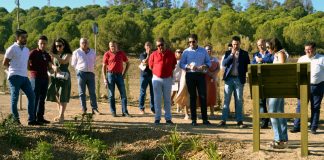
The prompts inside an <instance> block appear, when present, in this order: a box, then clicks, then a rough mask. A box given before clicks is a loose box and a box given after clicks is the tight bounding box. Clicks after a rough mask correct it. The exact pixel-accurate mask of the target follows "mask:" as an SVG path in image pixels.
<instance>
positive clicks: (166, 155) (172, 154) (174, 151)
mask: <svg viewBox="0 0 324 160" xmlns="http://www.w3.org/2000/svg"><path fill="white" fill-rule="evenodd" d="M182 145H183V143H181V144H180V145H179V146H178V147H176V146H173V145H171V146H168V145H163V146H161V147H160V149H161V150H162V152H163V154H158V155H157V157H159V156H162V158H163V159H167V160H178V159H181V156H180V149H181V147H182Z"/></svg>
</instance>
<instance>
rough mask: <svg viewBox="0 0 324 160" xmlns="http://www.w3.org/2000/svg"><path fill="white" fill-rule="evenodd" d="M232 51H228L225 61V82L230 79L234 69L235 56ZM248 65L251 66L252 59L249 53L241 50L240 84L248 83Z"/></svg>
mask: <svg viewBox="0 0 324 160" xmlns="http://www.w3.org/2000/svg"><path fill="white" fill-rule="evenodd" d="M231 52H232V51H226V52H225V55H224V60H223V62H222V65H223V66H224V67H225V71H224V75H223V80H224V81H226V80H227V79H228V78H229V77H230V75H231V74H230V73H231V70H232V67H233V56H232V55H231ZM248 64H250V58H249V54H248V52H246V51H244V50H242V49H240V51H239V59H238V74H239V75H238V78H239V79H240V82H241V83H242V84H244V83H245V82H246V72H247V68H248Z"/></svg>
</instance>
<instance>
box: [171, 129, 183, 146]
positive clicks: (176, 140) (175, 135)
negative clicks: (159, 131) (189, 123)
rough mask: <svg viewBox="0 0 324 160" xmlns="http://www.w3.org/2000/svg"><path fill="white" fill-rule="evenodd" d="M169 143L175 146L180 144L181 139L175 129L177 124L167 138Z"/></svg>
mask: <svg viewBox="0 0 324 160" xmlns="http://www.w3.org/2000/svg"><path fill="white" fill-rule="evenodd" d="M169 140H170V142H171V145H172V146H174V147H175V148H177V147H178V146H179V145H180V144H182V143H183V142H182V140H181V137H180V134H179V132H178V131H177V126H176V127H175V128H174V130H172V132H171V135H170V138H169Z"/></svg>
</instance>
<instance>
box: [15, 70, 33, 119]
mask: <svg viewBox="0 0 324 160" xmlns="http://www.w3.org/2000/svg"><path fill="white" fill-rule="evenodd" d="M9 85H10V94H11V113H12V114H13V116H14V118H15V119H17V120H19V113H18V109H17V102H18V99H19V91H20V89H21V90H22V91H23V92H24V93H25V94H26V96H27V99H28V106H27V109H28V122H32V121H35V120H36V116H35V93H34V91H33V89H32V86H31V84H30V81H29V79H28V77H23V76H18V75H12V76H10V77H9Z"/></svg>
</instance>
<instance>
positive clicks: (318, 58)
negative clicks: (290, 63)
mask: <svg viewBox="0 0 324 160" xmlns="http://www.w3.org/2000/svg"><path fill="white" fill-rule="evenodd" d="M315 52H316V44H315V43H313V42H310V43H306V44H305V53H306V55H304V56H302V57H300V58H299V59H298V63H310V65H311V73H310V74H311V75H310V78H311V79H310V83H311V85H310V102H311V119H310V130H311V133H312V134H316V130H317V128H318V122H319V117H320V109H321V102H322V99H323V93H324V55H320V54H316V53H315ZM296 112H297V113H300V101H299V99H298V105H297V108H296ZM290 132H292V133H296V132H300V119H299V118H296V119H295V121H294V128H293V129H292V130H290Z"/></svg>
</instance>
